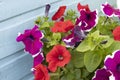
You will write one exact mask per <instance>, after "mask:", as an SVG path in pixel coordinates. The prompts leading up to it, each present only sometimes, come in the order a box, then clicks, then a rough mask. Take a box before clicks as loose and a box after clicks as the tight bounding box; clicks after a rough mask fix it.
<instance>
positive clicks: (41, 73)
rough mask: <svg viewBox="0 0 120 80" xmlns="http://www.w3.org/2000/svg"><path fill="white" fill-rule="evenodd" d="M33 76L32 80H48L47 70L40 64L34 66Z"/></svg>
mask: <svg viewBox="0 0 120 80" xmlns="http://www.w3.org/2000/svg"><path fill="white" fill-rule="evenodd" d="M34 76H35V79H34V80H50V76H49V74H48V70H47V68H46V67H45V66H44V65H42V64H39V65H37V66H35V74H34Z"/></svg>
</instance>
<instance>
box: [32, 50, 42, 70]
mask: <svg viewBox="0 0 120 80" xmlns="http://www.w3.org/2000/svg"><path fill="white" fill-rule="evenodd" d="M32 57H33V58H34V61H33V68H34V67H35V66H37V65H38V64H40V63H42V61H43V60H44V56H43V53H41V52H38V53H37V54H35V55H33V56H32Z"/></svg>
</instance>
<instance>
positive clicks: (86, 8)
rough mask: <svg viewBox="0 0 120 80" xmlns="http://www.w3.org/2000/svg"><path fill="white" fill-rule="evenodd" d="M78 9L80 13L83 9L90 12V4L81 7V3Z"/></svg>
mask: <svg viewBox="0 0 120 80" xmlns="http://www.w3.org/2000/svg"><path fill="white" fill-rule="evenodd" d="M77 9H78V11H80V10H82V9H85V10H86V11H90V9H89V6H88V4H87V5H81V4H80V3H78V5H77Z"/></svg>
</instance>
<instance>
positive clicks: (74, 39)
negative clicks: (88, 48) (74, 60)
mask: <svg viewBox="0 0 120 80" xmlns="http://www.w3.org/2000/svg"><path fill="white" fill-rule="evenodd" d="M85 37H86V34H85V32H84V31H83V30H81V29H80V27H79V26H75V27H74V29H73V30H72V33H71V34H70V35H68V36H66V37H65V38H63V41H64V42H65V43H66V46H67V47H75V46H77V45H78V43H80V42H81V41H82V40H83V39H84V38H85Z"/></svg>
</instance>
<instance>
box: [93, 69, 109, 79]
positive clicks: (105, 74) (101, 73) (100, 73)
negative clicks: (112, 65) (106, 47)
mask: <svg viewBox="0 0 120 80" xmlns="http://www.w3.org/2000/svg"><path fill="white" fill-rule="evenodd" d="M110 76H111V73H110V72H109V71H108V70H106V69H105V68H103V69H98V70H97V71H96V73H95V76H94V77H93V79H92V80H110V79H109V77H110Z"/></svg>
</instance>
